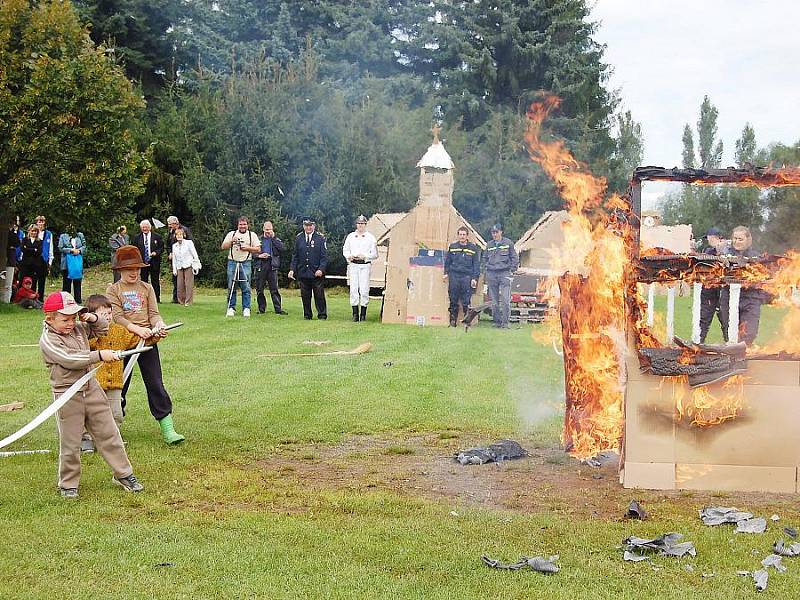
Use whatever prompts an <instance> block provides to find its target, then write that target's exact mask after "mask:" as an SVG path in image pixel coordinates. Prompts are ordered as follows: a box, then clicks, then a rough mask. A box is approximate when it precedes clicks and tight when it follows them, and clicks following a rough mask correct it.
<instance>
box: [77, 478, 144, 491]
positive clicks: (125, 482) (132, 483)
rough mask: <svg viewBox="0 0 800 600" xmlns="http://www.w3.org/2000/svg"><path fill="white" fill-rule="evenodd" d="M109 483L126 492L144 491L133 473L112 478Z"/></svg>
mask: <svg viewBox="0 0 800 600" xmlns="http://www.w3.org/2000/svg"><path fill="white" fill-rule="evenodd" d="M111 481H113V482H114V483H116V484H117V485H118V486H121V487H123V488H125V491H126V492H141V491H142V490H143V489H144V486H143V485H142V484H141V483H139V481H138V480H137V479H136V476H135V475H134V474H133V473H131V474H130V475H128V476H127V477H114V479H112V480H111ZM76 491H77V490H76Z"/></svg>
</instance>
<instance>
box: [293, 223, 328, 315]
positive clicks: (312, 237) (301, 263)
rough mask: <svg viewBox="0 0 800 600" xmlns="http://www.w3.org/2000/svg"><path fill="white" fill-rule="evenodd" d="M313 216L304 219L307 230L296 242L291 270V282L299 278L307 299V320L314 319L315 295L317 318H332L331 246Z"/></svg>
mask: <svg viewBox="0 0 800 600" xmlns="http://www.w3.org/2000/svg"><path fill="white" fill-rule="evenodd" d="M316 227H317V224H316V222H315V221H314V219H312V218H311V217H306V218H305V219H303V231H301V232H300V233H298V234H297V237H296V238H295V240H294V254H293V255H292V264H291V265H290V267H289V279H297V282H298V283H299V284H300V297H301V298H302V300H303V318H304V319H311V318H312V317H313V315H312V313H311V294H312V292H313V294H314V304H315V305H316V306H317V318H318V319H321V320H323V321H324V320H325V319H327V318H328V306H327V303H326V302H325V269H326V267H327V266H328V246H327V243H326V242H325V237H324V236H323V235H322V234H321V233H319V232H318V231H317V230H316Z"/></svg>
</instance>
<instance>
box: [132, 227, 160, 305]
mask: <svg viewBox="0 0 800 600" xmlns="http://www.w3.org/2000/svg"><path fill="white" fill-rule="evenodd" d="M139 229H140V230H141V233H139V234H138V235H137V236H136V237H135V238H133V245H134V246H136V247H137V248H139V252H141V254H142V259H143V260H144V262H145V264H147V266H146V267H144V268H143V269H142V281H144V282H145V283H150V285H152V286H153V291H154V292H155V293H156V301H157V302H161V281H160V277H161V254H162V253H163V252H164V240H163V239H162V238H161V236H160V235H158V234H157V233H156V232H154V231H152V226H151V225H150V221H148V220H147V219H145V220H144V221H142V222H141V223H139Z"/></svg>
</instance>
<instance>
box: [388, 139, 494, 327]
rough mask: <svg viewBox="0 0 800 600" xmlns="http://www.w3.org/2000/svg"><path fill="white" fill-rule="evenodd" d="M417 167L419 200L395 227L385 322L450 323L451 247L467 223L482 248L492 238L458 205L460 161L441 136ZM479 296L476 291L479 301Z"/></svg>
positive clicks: (389, 247)
mask: <svg viewBox="0 0 800 600" xmlns="http://www.w3.org/2000/svg"><path fill="white" fill-rule="evenodd" d="M417 167H419V169H420V176H419V200H418V201H417V205H416V206H415V207H414V208H413V209H412V210H411V211H409V212H408V213H407V214H406V215H405V216H403V217H402V218H401V219H400V220H399V221H398V222H397V223H396V224H395V225H394V226H393V227H392V228H391V229H390V237H389V245H388V252H387V255H386V256H387V258H386V291H385V293H384V299H383V302H384V304H383V322H384V323H409V324H412V325H442V326H447V324H448V312H447V307H448V303H449V301H448V297H447V282H446V281H444V280H443V279H442V276H443V274H444V255H445V251H446V250H447V247H448V245H449V244H450V242H452V241H454V240H455V239H456V232H457V230H458V228H459V227H461V226H465V227H467V229H468V230H469V240H470V241H471V242H474V243H476V244H478V246H479V247H480V248H481V249H483V248H486V242H485V240H484V239H483V238H482V237H481V236H480V234H478V232H477V231H475V229H474V228H473V227H472V226H471V225H470V224H469V223H468V222H467V220H466V219H465V218H464V217H463V216H461V214H460V213H459V212H458V211H457V210H456V209H455V208H454V207H453V171H454V169H455V166H454V165H453V161H452V159H451V158H450V155H449V154H447V151H446V150H445V149H444V146H443V145H442V143H441V142H440V141H439V139H438V135H436V134H435V137H434V141H433V144H431V146H430V147H429V148H428V151H427V152H426V153H425V155H424V156H423V157H422V158H421V159H420V161H419V162H418V163H417ZM378 241H379V243H380V242H381V239H379V240H378ZM477 289H478V290H480V289H481V286H480V285H478V288H477ZM476 292H477V290H476ZM479 301H480V300H479V297H478V296H473V302H472V303H473V304H476V303H478V302H479Z"/></svg>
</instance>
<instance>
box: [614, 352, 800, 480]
mask: <svg viewBox="0 0 800 600" xmlns="http://www.w3.org/2000/svg"><path fill="white" fill-rule="evenodd" d="M627 366H628V383H627V386H626V390H625V446H624V463H623V469H622V472H621V480H622V483H623V485H624V487H626V488H647V489H658V490H720V491H768V492H780V493H788V492H791V493H794V492H797V491H800V490H799V489H798V469H800V446H798V445H797V444H795V443H794V441H795V439H796V437H797V424H798V423H800V362H798V361H769V360H751V361H748V366H747V374H746V375H745V376H744V377H745V379H744V383H743V385H742V392H743V396H742V400H741V408H740V409H739V411H738V413H737V415H736V417H735V418H733V419H731V420H729V421H725V422H723V423H719V424H717V425H713V426H711V427H698V426H697V425H692V424H691V423H689V422H688V419H686V418H684V419H680V418H679V415H678V414H677V400H678V399H679V398H688V396H689V394H690V391H689V389H688V387H687V385H686V383H685V381H684V380H680V379H677V378H673V377H659V376H656V375H650V374H643V373H641V372H640V371H639V364H638V360H637V358H636V356H635V353H634V354H633V355H632V358H630V359H629V360H628V365H627ZM724 386H725V384H724V383H717V384H713V385H710V386H708V392H709V393H710V394H713V395H719V396H723V395H725V394H730V393H731V390H730V389H729V388H728V389H725V387H724Z"/></svg>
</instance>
